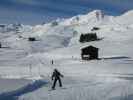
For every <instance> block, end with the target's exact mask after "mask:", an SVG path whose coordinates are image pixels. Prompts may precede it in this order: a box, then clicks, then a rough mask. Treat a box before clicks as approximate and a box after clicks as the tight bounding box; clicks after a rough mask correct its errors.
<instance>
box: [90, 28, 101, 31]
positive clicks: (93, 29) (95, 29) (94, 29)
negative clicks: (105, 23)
mask: <svg viewBox="0 0 133 100" xmlns="http://www.w3.org/2000/svg"><path fill="white" fill-rule="evenodd" d="M99 29H100V28H99V27H93V28H92V29H91V31H97V30H99Z"/></svg>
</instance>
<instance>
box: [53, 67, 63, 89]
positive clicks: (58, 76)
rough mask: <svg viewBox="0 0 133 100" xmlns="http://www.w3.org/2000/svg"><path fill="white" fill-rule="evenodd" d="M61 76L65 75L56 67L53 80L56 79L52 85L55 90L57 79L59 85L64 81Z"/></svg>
mask: <svg viewBox="0 0 133 100" xmlns="http://www.w3.org/2000/svg"><path fill="white" fill-rule="evenodd" d="M60 77H64V76H63V75H62V74H61V73H60V72H59V71H58V70H57V69H54V72H53V74H52V80H53V79H54V83H53V85H52V89H53V90H54V89H55V86H56V82H57V80H58V81H59V86H60V87H62V82H61V78H60Z"/></svg>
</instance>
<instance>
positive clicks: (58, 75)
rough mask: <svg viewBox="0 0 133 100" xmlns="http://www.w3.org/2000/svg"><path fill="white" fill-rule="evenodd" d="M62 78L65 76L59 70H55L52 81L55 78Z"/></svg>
mask: <svg viewBox="0 0 133 100" xmlns="http://www.w3.org/2000/svg"><path fill="white" fill-rule="evenodd" d="M60 77H63V75H62V74H61V73H60V72H59V71H58V70H54V72H53V74H52V80H53V78H54V79H60Z"/></svg>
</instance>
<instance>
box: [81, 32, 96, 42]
mask: <svg viewBox="0 0 133 100" xmlns="http://www.w3.org/2000/svg"><path fill="white" fill-rule="evenodd" d="M96 40H98V37H97V34H96V33H87V34H81V36H80V39H79V42H81V43H85V42H90V41H96Z"/></svg>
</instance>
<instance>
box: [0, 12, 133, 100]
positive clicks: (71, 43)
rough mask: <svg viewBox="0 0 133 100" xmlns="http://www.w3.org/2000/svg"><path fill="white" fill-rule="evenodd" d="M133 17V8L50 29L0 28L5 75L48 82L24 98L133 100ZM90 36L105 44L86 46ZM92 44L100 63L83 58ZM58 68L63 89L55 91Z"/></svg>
mask: <svg viewBox="0 0 133 100" xmlns="http://www.w3.org/2000/svg"><path fill="white" fill-rule="evenodd" d="M96 13H98V15H97V14H96ZM132 17H133V11H132V10H131V11H128V12H126V13H125V14H123V15H121V16H115V17H114V16H108V15H104V14H103V12H102V11H100V10H95V11H92V12H90V13H88V14H86V15H78V16H74V17H72V18H69V19H60V20H59V19H58V20H55V21H52V22H50V23H47V24H44V25H35V26H29V25H21V24H10V25H5V27H4V28H3V27H1V28H0V42H1V44H2V48H0V77H1V78H4V79H28V80H33V82H34V81H35V80H38V79H39V80H46V81H47V82H48V83H47V84H44V86H43V87H41V88H38V89H37V90H36V91H31V92H30V93H29V92H27V93H26V94H22V95H21V96H19V97H18V99H19V100H133V52H132V51H133V19H132ZM93 27H98V28H99V30H94V31H92V28H93ZM86 33H96V34H97V36H98V38H100V39H101V40H99V41H92V42H86V43H80V42H79V38H80V35H81V34H86ZM29 38H35V40H36V41H29ZM89 45H93V46H95V47H98V48H99V58H101V59H100V60H90V61H83V60H82V59H81V55H80V54H81V49H82V48H83V47H86V46H89ZM52 60H53V62H54V63H53V65H52V64H51V61H52ZM54 68H57V69H58V70H59V71H60V72H61V73H62V74H63V75H64V78H63V79H62V82H63V87H62V88H59V87H58V83H57V87H56V90H54V91H49V90H50V89H51V85H52V81H51V79H50V76H51V73H52V71H53V69H54ZM16 82H17V81H16ZM24 84H25V83H24ZM5 88H6V87H5ZM2 89H3V88H2ZM15 89H16V88H15ZM16 90H17V89H16ZM6 91H7V92H9V91H11V89H9V90H8V89H6ZM1 92H2V91H1ZM1 92H0V93H1ZM16 92H17V91H16Z"/></svg>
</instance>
